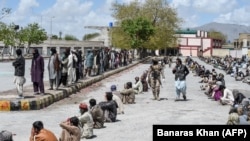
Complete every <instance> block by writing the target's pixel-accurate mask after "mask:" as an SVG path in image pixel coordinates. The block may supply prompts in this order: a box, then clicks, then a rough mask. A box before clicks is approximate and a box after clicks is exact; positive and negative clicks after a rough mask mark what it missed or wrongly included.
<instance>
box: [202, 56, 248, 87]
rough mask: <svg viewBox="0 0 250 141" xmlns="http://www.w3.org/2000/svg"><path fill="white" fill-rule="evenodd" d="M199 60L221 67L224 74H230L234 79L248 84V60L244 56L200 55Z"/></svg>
mask: <svg viewBox="0 0 250 141" xmlns="http://www.w3.org/2000/svg"><path fill="white" fill-rule="evenodd" d="M200 59H201V60H203V61H205V62H206V63H208V64H211V65H213V66H214V68H218V69H222V70H224V71H225V73H226V74H228V75H231V76H232V77H234V78H235V80H236V81H242V82H243V83H247V84H250V73H249V72H250V65H249V64H250V62H249V61H248V60H246V59H244V58H233V57H231V56H226V57H200Z"/></svg>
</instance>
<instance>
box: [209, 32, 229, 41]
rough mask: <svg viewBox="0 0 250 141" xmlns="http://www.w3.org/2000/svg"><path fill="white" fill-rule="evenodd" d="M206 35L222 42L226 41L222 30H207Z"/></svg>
mask: <svg viewBox="0 0 250 141" xmlns="http://www.w3.org/2000/svg"><path fill="white" fill-rule="evenodd" d="M208 37H209V38H213V39H219V40H222V44H225V43H227V35H225V34H223V33H222V32H219V31H216V30H214V29H212V30H210V31H209V32H208Z"/></svg>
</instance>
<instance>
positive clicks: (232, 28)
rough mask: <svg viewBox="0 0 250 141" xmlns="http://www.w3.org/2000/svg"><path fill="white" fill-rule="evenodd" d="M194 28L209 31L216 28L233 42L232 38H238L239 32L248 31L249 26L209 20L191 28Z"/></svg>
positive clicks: (249, 31) (249, 29)
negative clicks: (209, 21)
mask: <svg viewBox="0 0 250 141" xmlns="http://www.w3.org/2000/svg"><path fill="white" fill-rule="evenodd" d="M192 29H194V30H204V31H211V30H216V31H219V32H221V33H223V34H224V35H226V36H227V40H228V42H231V43H232V42H233V41H234V39H238V38H239V34H240V33H250V26H246V25H240V24H231V23H218V22H211V23H207V24H204V25H201V26H198V27H194V28H192Z"/></svg>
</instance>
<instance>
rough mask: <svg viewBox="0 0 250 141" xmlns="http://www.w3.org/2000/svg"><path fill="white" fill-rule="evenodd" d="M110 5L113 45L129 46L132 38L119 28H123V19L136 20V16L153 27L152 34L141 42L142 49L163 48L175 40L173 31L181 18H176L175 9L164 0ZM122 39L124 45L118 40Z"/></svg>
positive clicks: (177, 26)
mask: <svg viewBox="0 0 250 141" xmlns="http://www.w3.org/2000/svg"><path fill="white" fill-rule="evenodd" d="M112 7H113V8H112V9H113V13H112V16H113V17H114V18H115V20H116V23H115V28H113V29H112V30H113V31H112V35H113V38H112V41H113V43H114V44H115V46H117V47H120V46H122V47H128V46H130V45H129V43H130V42H131V40H132V39H131V38H128V37H127V36H124V35H126V33H125V32H124V30H120V29H119V28H123V27H122V23H123V21H126V20H132V21H136V20H138V18H142V19H144V20H147V21H149V22H150V23H151V25H152V26H153V29H154V34H152V35H150V36H149V39H148V40H145V41H143V43H142V44H141V47H142V48H143V49H151V50H156V49H163V48H166V47H170V46H171V45H172V44H173V42H174V41H176V37H175V36H174V35H175V31H176V30H177V29H178V28H179V25H180V23H181V22H182V20H181V19H180V18H178V16H177V13H176V10H175V9H173V8H171V7H170V6H169V5H168V3H167V1H166V0H146V1H145V3H139V2H138V1H134V2H131V3H129V4H119V3H114V4H113V6H112ZM121 36H124V37H121ZM122 39H124V42H126V45H125V44H124V42H119V40H122ZM130 48H132V46H130Z"/></svg>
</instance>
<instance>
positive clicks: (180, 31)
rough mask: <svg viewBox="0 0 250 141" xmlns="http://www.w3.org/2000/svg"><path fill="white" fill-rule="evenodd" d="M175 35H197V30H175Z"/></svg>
mask: <svg viewBox="0 0 250 141" xmlns="http://www.w3.org/2000/svg"><path fill="white" fill-rule="evenodd" d="M175 33H176V34H197V30H193V29H189V28H188V29H181V30H177V31H175Z"/></svg>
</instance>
